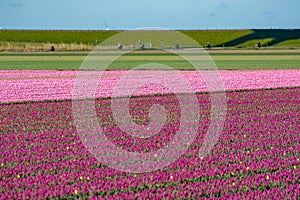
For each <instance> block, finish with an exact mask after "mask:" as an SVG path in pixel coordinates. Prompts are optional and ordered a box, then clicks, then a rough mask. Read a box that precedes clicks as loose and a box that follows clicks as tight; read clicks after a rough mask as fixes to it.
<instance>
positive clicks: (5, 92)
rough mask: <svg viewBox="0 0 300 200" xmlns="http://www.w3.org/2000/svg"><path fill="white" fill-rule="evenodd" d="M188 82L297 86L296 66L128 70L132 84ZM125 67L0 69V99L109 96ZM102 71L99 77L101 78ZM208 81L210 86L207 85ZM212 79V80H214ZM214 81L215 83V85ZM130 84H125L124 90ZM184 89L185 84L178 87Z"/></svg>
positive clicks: (198, 88) (149, 90)
mask: <svg viewBox="0 0 300 200" xmlns="http://www.w3.org/2000/svg"><path fill="white" fill-rule="evenodd" d="M177 72H179V74H180V75H181V77H182V78H183V79H185V80H186V81H187V83H189V85H190V87H191V88H192V89H193V90H194V91H195V92H204V91H213V90H223V89H224V90H244V89H259V88H278V87H294V86H300V85H299V83H300V71H299V70H275V71H274V70H273V71H272V70H265V71H222V70H221V71H217V72H210V71H200V72H196V71H159V70H157V71H145V70H141V71H130V76H131V78H130V76H128V77H129V79H128V80H130V81H131V83H132V87H134V86H135V85H138V84H141V83H144V82H145V80H147V81H150V82H151V81H153V80H156V79H157V78H158V77H163V78H161V81H163V82H164V83H165V84H166V85H168V86H170V87H171V88H172V87H173V88H174V87H179V84H178V83H179V80H178V76H176V73H177ZM125 74H126V71H105V72H104V73H103V74H100V72H95V71H90V72H78V71H49V70H45V71H43V70H39V71H34V70H27V71H26V70H16V71H13V70H10V71H6V70H2V71H0V88H1V90H0V102H20V101H29V100H34V101H39V100H62V99H71V98H72V97H80V98H81V97H88V98H90V97H95V96H96V97H110V96H113V95H114V94H113V89H114V87H115V85H116V84H117V83H118V82H119V80H120V77H122V76H124V75H125ZM100 75H101V78H100ZM79 78H81V79H83V80H85V81H84V82H86V84H84V85H82V86H81V85H79V87H82V90H83V91H82V93H80V94H76V95H75V96H74V84H75V82H76V80H78V79H79ZM90 79H97V80H101V81H99V86H98V87H97V89H96V93H95V95H94V93H93V95H92V96H91V95H90V94H89V93H90V91H88V90H89V89H90V88H93V84H94V83H95V82H93V81H91V82H90V81H89V80H90ZM208 83H211V85H210V87H209V86H208V85H207V84H208ZM214 83H215V84H214ZM213 85H218V87H216V88H214V87H213ZM128 89H130V88H128V87H126V90H128ZM178 89H179V90H180V91H181V92H185V90H186V88H178ZM169 92H170V90H169V89H168V88H163V87H153V86H152V87H151V86H150V87H147V85H146V86H145V87H144V88H140V89H139V90H138V91H136V93H135V95H145V94H157V93H160V94H162V93H169Z"/></svg>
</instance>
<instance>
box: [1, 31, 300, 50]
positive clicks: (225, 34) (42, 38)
mask: <svg viewBox="0 0 300 200" xmlns="http://www.w3.org/2000/svg"><path fill="white" fill-rule="evenodd" d="M120 32H121V31H46V30H44V31H38V30H32V31H30V30H0V52H3V51H4V52H5V51H47V50H48V49H49V47H50V46H51V45H55V46H56V49H57V50H58V51H74V50H80V51H89V50H92V49H93V48H94V47H95V46H96V45H97V44H100V43H101V42H103V41H105V40H106V39H108V38H110V37H111V36H113V35H116V34H118V33H120ZM179 32H181V33H183V34H185V35H187V36H189V37H190V38H192V39H194V40H195V41H196V42H197V43H199V44H200V45H201V46H205V44H206V43H207V42H210V43H211V45H212V47H214V48H225V49H226V48H227V49H232V48H235V49H253V48H255V44H256V43H258V42H260V43H261V44H262V48H268V49H274V48H275V49H300V29H296V30H284V29H283V30H281V29H279V30H275V29H273V30H263V29H262V30H184V31H179ZM148 33H149V31H148ZM140 37H141V40H142V41H143V40H144V42H147V38H148V36H147V32H145V31H144V32H141V33H140ZM164 40H165V39H163V38H162V39H161V41H154V42H157V43H159V44H160V43H162V45H163V42H164ZM165 45H166V44H165Z"/></svg>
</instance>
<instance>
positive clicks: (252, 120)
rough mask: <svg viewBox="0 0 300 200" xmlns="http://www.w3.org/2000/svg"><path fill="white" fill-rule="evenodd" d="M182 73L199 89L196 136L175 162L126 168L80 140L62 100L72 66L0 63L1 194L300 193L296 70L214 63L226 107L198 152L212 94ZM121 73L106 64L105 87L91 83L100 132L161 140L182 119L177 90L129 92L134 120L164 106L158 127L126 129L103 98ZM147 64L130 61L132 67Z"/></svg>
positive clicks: (68, 104)
mask: <svg viewBox="0 0 300 200" xmlns="http://www.w3.org/2000/svg"><path fill="white" fill-rule="evenodd" d="M91 73H92V72H91ZM181 73H182V74H183V75H184V76H185V77H186V79H187V80H188V82H189V83H190V84H191V85H192V87H193V89H194V90H195V91H197V92H198V93H197V94H196V97H197V100H198V103H199V108H200V111H199V113H200V118H199V124H198V127H199V128H198V131H197V135H196V138H195V140H194V141H193V143H191V144H190V146H189V148H188V150H187V151H186V152H185V153H184V154H183V155H182V156H180V157H179V158H178V159H177V160H176V161H175V162H174V163H171V164H170V165H168V166H165V167H163V168H162V169H160V170H156V171H152V172H145V173H129V172H123V171H118V170H116V169H113V168H111V167H110V166H107V165H105V164H103V162H101V161H100V160H97V159H96V158H95V157H94V156H93V155H92V154H91V153H90V152H89V151H88V150H87V149H86V148H85V146H84V145H83V142H82V140H81V138H80V137H79V135H78V133H77V129H76V125H75V124H74V116H73V112H72V101H71V100H70V99H71V96H72V87H73V85H74V80H75V79H76V75H77V72H75V71H74V72H70V71H69V72H67V71H0V87H1V90H0V114H1V118H0V119H1V121H0V130H1V135H0V148H1V154H0V199H78V198H79V199H88V198H89V199H201V198H213V199H214V198H220V199H246V198H247V199H299V198H300V160H299V159H300V145H299V142H300V87H299V86H300V71H299V70H278V71H271V70H270V71H267V70H266V71H220V77H221V78H222V80H223V81H224V89H225V90H226V101H227V112H226V116H225V123H224V127H223V129H222V132H221V134H220V137H219V139H218V142H217V143H216V145H215V146H214V148H213V149H212V151H211V152H210V153H209V154H208V155H207V156H205V157H201V156H199V149H200V147H201V144H202V143H203V140H204V137H205V134H206V132H207V130H208V128H209V127H208V126H209V123H210V119H211V115H210V110H211V96H210V94H209V93H201V92H205V91H207V89H206V88H205V84H204V83H203V82H201V80H200V81H199V79H197V77H196V76H194V75H193V72H192V71H183V72H181ZM205 73H209V72H205ZM123 74H124V72H123V71H111V72H107V74H106V75H107V76H105V79H104V82H105V83H104V84H103V85H105V87H102V88H101V89H99V90H98V91H97V93H96V95H97V97H106V98H98V99H96V100H95V110H96V114H97V119H98V122H99V125H100V126H101V128H102V130H103V131H104V132H105V135H106V137H107V138H108V139H109V140H110V141H111V142H112V143H113V144H115V145H116V146H118V147H119V148H122V149H124V150H126V151H130V152H149V151H156V150H158V149H160V148H162V147H164V146H165V145H168V143H169V142H170V141H171V140H172V139H173V137H174V134H175V133H176V131H178V129H179V126H180V119H181V113H180V111H181V108H180V104H179V103H178V99H177V98H176V96H175V94H172V93H167V92H164V90H161V91H154V90H151V91H150V92H149V91H144V90H140V91H139V92H138V93H136V96H134V97H132V98H130V103H129V112H130V114H131V116H132V118H133V119H134V120H135V122H136V124H138V125H140V126H146V125H147V124H148V123H149V116H148V115H149V108H150V107H151V106H152V105H154V104H160V105H162V106H164V108H165V110H166V111H167V118H166V123H165V124H164V126H163V127H162V129H161V130H160V131H159V132H158V134H156V135H154V136H153V137H149V138H137V137H131V136H129V135H127V134H126V133H124V132H123V131H122V130H121V129H120V128H119V127H118V125H117V124H116V122H115V120H114V115H113V113H112V109H111V99H110V98H107V97H109V96H110V95H111V86H112V85H113V84H115V83H116V81H117V80H118V79H119V77H120V76H122V75H123ZM145 74H147V73H145V71H137V72H136V76H135V77H136V79H137V80H138V79H139V78H140V79H143V78H144V77H143V76H144V75H145ZM169 79H170V80H173V79H172V73H171V72H170V74H169ZM173 82H174V84H176V80H173ZM170 84H173V83H172V81H171V82H170ZM152 89H153V88H152ZM152 94H155V95H152ZM184 95H188V94H184ZM174 151H176V149H175V150H174ZM128 165H130V163H128Z"/></svg>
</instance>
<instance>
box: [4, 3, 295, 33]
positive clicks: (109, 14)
mask: <svg viewBox="0 0 300 200" xmlns="http://www.w3.org/2000/svg"><path fill="white" fill-rule="evenodd" d="M299 8H300V1H299V0H284V1H283V0H248V1H245V0H205V1H204V0H0V28H2V29H83V30H105V29H107V28H108V29H110V30H114V29H118V30H132V29H137V28H145V27H160V28H166V29H177V30H178V29H180V30H182V29H204V30H205V29H253V28H255V29H261V28H266V29H268V28H273V29H275V28H300V12H299Z"/></svg>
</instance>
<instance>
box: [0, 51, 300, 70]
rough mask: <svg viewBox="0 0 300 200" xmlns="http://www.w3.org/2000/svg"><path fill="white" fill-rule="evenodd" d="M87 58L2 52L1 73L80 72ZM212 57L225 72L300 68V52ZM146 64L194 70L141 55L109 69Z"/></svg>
mask: <svg viewBox="0 0 300 200" xmlns="http://www.w3.org/2000/svg"><path fill="white" fill-rule="evenodd" d="M87 55H88V54H87V53H54V54H51V53H42V54H34V53H33V54H20V53H17V54H16V53H7V54H3V53H2V54H0V70H78V69H79V68H80V65H81V64H82V62H83V60H84V59H85V58H86V56H87ZM191 55H193V54H191ZM110 56H111V55H110V54H105V55H103V57H100V58H101V59H104V60H107V59H110V58H111V57H110ZM210 56H211V59H212V60H213V61H214V62H215V64H216V66H217V67H218V69H222V70H261V69H300V52H274V53H272V52H266V53H263V52H262V53H259V52H254V53H246V52H244V53H243V52H242V51H241V52H240V53H226V51H222V52H219V53H211V54H210ZM198 58H199V57H197V59H198ZM205 58H207V57H205ZM203 62H205V59H204V60H203ZM146 63H160V64H165V65H168V66H171V67H173V68H174V69H178V70H179V69H180V70H193V69H194V68H193V66H192V65H191V64H189V63H187V62H186V61H185V60H183V59H182V58H180V57H179V56H177V55H172V54H170V53H151V52H149V53H147V52H139V53H131V54H129V55H123V56H122V57H120V58H119V59H118V60H116V61H115V62H113V63H112V64H111V65H110V66H109V70H127V69H131V68H132V67H135V66H138V65H142V64H146ZM204 69H205V68H204Z"/></svg>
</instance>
